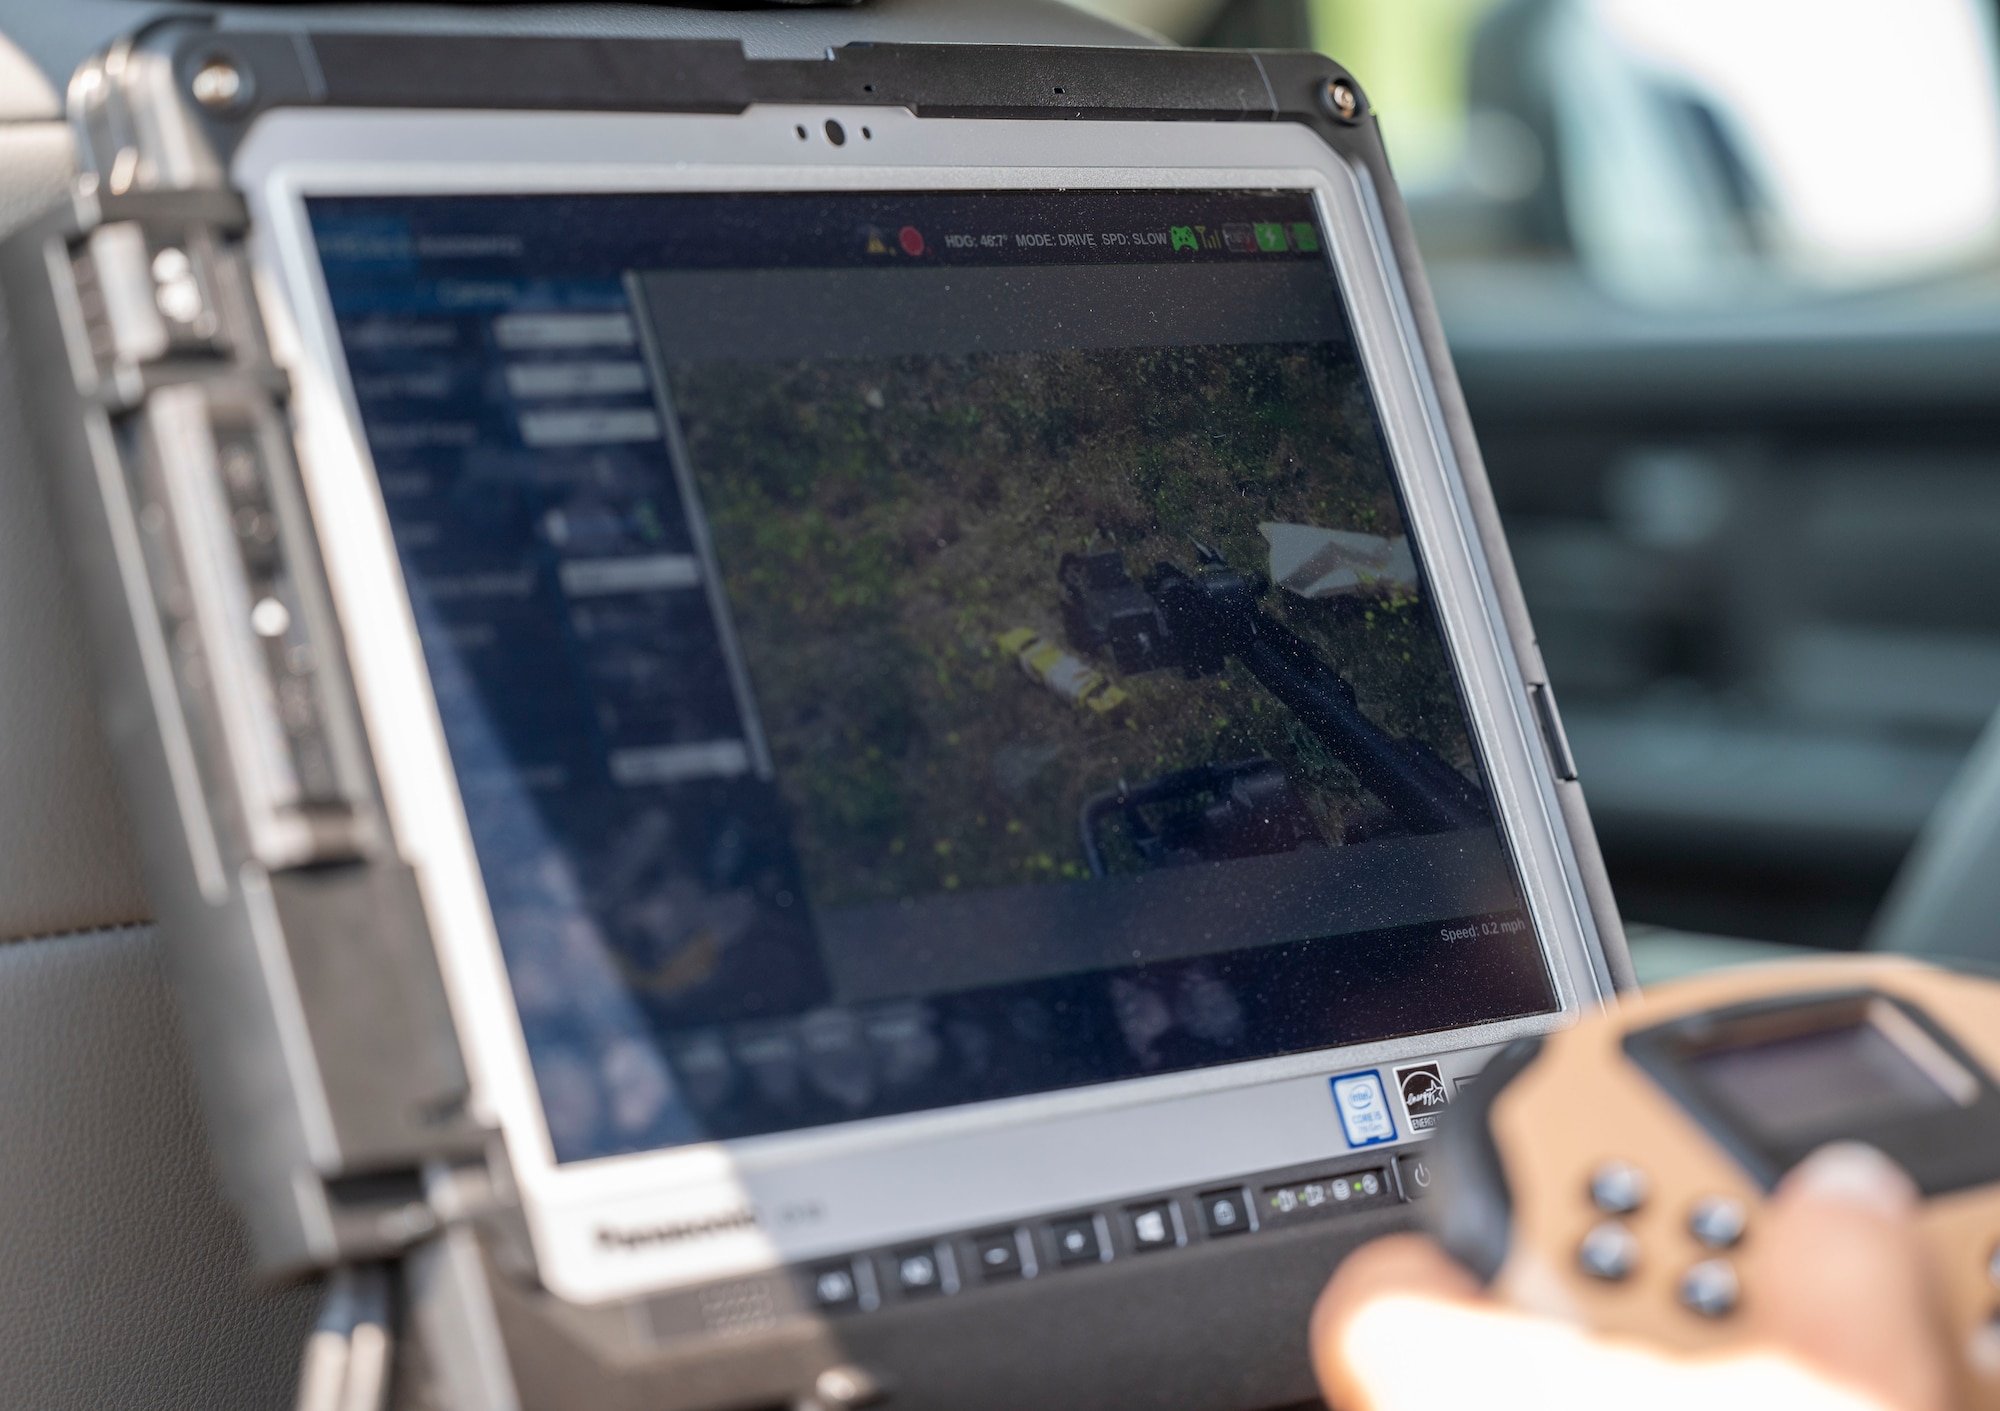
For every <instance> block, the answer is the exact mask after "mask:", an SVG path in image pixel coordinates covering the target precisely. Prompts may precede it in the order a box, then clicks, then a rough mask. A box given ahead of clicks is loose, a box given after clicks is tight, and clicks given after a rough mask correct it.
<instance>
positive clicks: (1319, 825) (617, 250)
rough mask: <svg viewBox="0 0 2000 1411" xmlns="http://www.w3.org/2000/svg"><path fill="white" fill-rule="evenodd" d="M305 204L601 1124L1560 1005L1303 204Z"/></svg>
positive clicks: (551, 983) (583, 1115)
mask: <svg viewBox="0 0 2000 1411" xmlns="http://www.w3.org/2000/svg"><path fill="white" fill-rule="evenodd" d="M309 209H310V215H311V219H312V224H313V229H314V231H315V234H316V238H317V240H318V244H319V250H320V254H321V257H322V259H323V262H324V267H325V272H326V278H327V283H328V286H329V290H330V294H331V299H332V306H333V309H334V311H335V314H336V319H337V325H338V329H339V336H340V339H341V342H342V345H343V348H344V351H345V355H346V358H347V361H348V368H349V372H350V374H351V378H352V384H353V389H354V394H355V398H356V400H357V403H358V406H359V409H360V414H361V418H362V422H363V426H364V430H365V433H366V438H367V442H368V445H369V448H370V451H371V452H372V456H373V461H374V465H375V469H376V472H377V474H378V476H379V479H380V483H381V489H382V495H383V499H384V502H385V503H386V505H387V509H388V515H389V520H390V524H391V527H392V529H393V532H394V535H395V540H396V546H397V550H398V554H399V557H400V561H401V565H402V570H403V574H404V576H405V580H406V583H407V586H408V590H409V595H410V600H411V604H412V607H413V610H414V614H415V618H416V623H417V628H418V632H419V635H420V636H421V638H422V643H423V648H424V651H425V654H426V659H427V662H428V665H429V668H430V672H431V677H432V682H433V685H434V689H435V693H436V698H437V703H438V707H439V710H440V713H441V716H442V721H443V726H444V733H445V738H446V743H447V745H448V747H449V751H450V755H451V760H452V763H453V766H454V768H455V770H456V773H457V777H458V782H459V786H460V789H461V791H462V794H463V797H464V801H465V808H466V814H467V817H468V820H469V823H470V827H471V834H472V840H473V844H474V848H475V851H476V853H477V857H478V862H479V866H480V869H481V872H482V875H483V880H484V884H485V887H486V890H487V892H488V894H489V896H490V899H491V904H492V911H493V916H494V920H495V923H496V926H497V930H498V935H499V942H500V946H501V949H502V952H503V955H504V959H505V963H506V967H507V972H508V975H509V977H510V980H511V983H512V987H513V992H514V998H515V1001H516V1004H517V1007H518V1009H519V1013H520V1019H521V1024H522V1027H523V1029H524V1030H525V1034H526V1039H527V1045H528V1049H529V1053H530V1057H531V1060H532V1064H533V1069H534V1074H535V1079H536V1082H537V1084H538V1087H539V1089H540V1095H541V1099H542V1103H543V1106H544V1108H545V1110H546V1114H547V1120H548V1126H549V1131H550V1134H551V1136H552V1139H553V1142H554V1147H555V1154H556V1157H557V1159H559V1160H563V1161H573V1160H581V1159H586V1158H592V1157H600V1156H606V1155H611V1154H616V1153H621V1152H631V1151H641V1150H649V1149H656V1148H662V1147H669V1146H674V1145H678V1144H683V1143H688V1142H694V1141H701V1140H708V1139H714V1138H723V1137H739V1136H748V1135H754V1134H759V1133H768V1132H775V1131H783V1130H788V1129H795V1128H801V1127H809V1126H816V1125H822V1124H826V1123H831V1122H840V1121H847V1120H852V1119H857V1118H862V1117H869V1116H877V1115H882V1114H888V1113H897V1112H909V1111H916V1110H922V1109H930V1108H938V1107H944V1106H949V1105H954V1104H959V1103H965V1102H971V1101H977V1100H982V1099H990V1098H997V1097H1006V1096H1013V1095H1019V1094H1026V1093H1035V1092H1044V1091H1050V1090H1054V1089H1060V1088H1069V1087H1075V1086H1078V1085H1083V1084H1090V1083H1101V1082H1105V1081H1109V1080H1113V1079H1120V1078H1126V1077H1132V1076H1137V1075H1143V1074H1154V1073H1166V1072H1171V1071H1174V1070H1178V1069H1187V1068H1193V1067H1201V1066H1207V1065H1213V1064H1219V1063H1226V1062H1233V1061H1238V1060H1244V1059H1251V1058H1259V1057H1266V1056H1270V1055H1276V1054H1284V1053H1293V1052H1300V1051H1304V1050H1310V1049H1315V1048H1322V1047H1327V1046H1330V1045H1335V1044H1342V1043H1351V1042H1357V1041H1365V1040H1372V1039H1379V1038H1384V1037H1388V1036H1392V1035H1402V1034H1410V1033H1417V1032H1424V1031H1430V1030H1436V1029H1441V1028H1446V1027H1452V1026H1458V1025H1464V1024H1468V1023H1474V1022H1478V1021H1484V1020H1493V1019H1499V1018H1505V1017H1512V1016H1518V1015H1522V1014H1528V1013H1538V1012H1544V1011H1547V1010H1550V1009H1552V1008H1554V1007H1555V1003H1556V1001H1555V995H1554V992H1553V989H1552V986H1551V982H1550V979H1549V976H1548V972H1547V969H1546V967H1545V964H1544V962H1543V959H1542V956H1541V952H1540V949H1539V946H1538V944H1537V941H1536V938H1535V935H1534V933H1533V930H1532V928H1531V926H1530V925H1529V923H1528V919H1527V914H1526V911H1525V909H1524V907H1523V903H1522V898H1521V894H1520V891H1519V888H1518V885H1517V882H1516V879H1515V876H1514V872H1513V869H1512V865H1511V863H1510V861H1509V857H1508V854H1507V852H1506V851H1505V849H1504V847H1503V845H1502V842H1501V839H1500V835H1499V833H1498V831H1497V828H1496V824H1495V821H1494V817H1493V810H1492V806H1491V802H1490V799H1489V796H1488V793H1487V790H1486V787H1485V785H1484V783H1483V778H1482V771H1481V765H1480V761H1479V758H1478V755H1477V753H1476V751H1475V749H1474V747H1473V744H1472V741H1471V739H1470V737H1469V734H1468V727H1467V722H1466V716H1465V712H1464V710H1463V708H1462V706H1461V702H1460V693H1459V688H1458V683H1457V681H1456V678H1455V676H1454V672H1453V668H1452V665H1451V662H1450V660H1449V658H1448V656H1447V653H1446V650H1445V647H1444V643H1443V640H1442V638H1441V635H1440V630H1439V626H1438V621H1437V617H1436V613H1435V611H1434V606H1433V604H1432V602H1431V598H1430V594H1429V590H1428V589H1427V587H1426V581H1425V577H1424V572H1423V561H1422V556H1421V554H1420V553H1418V552H1417V551H1416V549H1415V548H1414V546H1413V545H1412V543H1411V540H1410V537H1409V532H1408V526H1407V524H1406V520H1405V515H1404V511H1403V507H1402V504H1401V500H1400V497H1399V493H1398V489H1397V486H1396V483H1395V481H1394V479H1393V477H1392V475H1391V472H1390V469H1389V466H1388V462H1387V453H1386V450H1385V447H1384V442H1383V438H1382V434H1381V431H1380V427H1379V424H1378V421H1377V417H1376V413H1375V410H1374V406H1373V402H1372V399H1371V393H1370V389H1369V386H1368V383H1367V381H1366V379H1365V377H1364V375H1363V372H1362V368H1361V364H1360V362H1359V360H1358V358H1357V354H1356V350H1355V347H1354V343H1353V339H1352V337H1351V334H1350V331H1349V327H1348V322H1347V317H1346V314H1345V312H1344V309H1343V305H1342V301H1341V299H1340V296H1339V290H1338V287H1337V285H1336V283H1335V279H1334V275H1333V271H1332V268H1331V266H1330V264H1329V262H1328V258H1327V253H1326V251H1325V249H1324V242H1325V239H1326V236H1325V235H1324V233H1323V231H1322V227H1321V226H1320V224H1319V223H1318V220H1317V217H1316V212H1315V207H1314V204H1313V202H1312V201H1311V200H1310V198H1309V197H1307V196H1306V195H1304V194H1302V193H1299V192H1285V191H1160V192H1031V193H1022V192H1012V193H974V194H909V193H891V194H863V195H849V194H843V195H837V196H830V195H804V196H801V195H765V194H755V195H746V194H734V195H652V196H604V195H574V196H533V197H393V198H376V197H370V198H352V197H340V198H314V199H312V200H311V201H310V202H309Z"/></svg>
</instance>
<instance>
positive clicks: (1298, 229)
mask: <svg viewBox="0 0 2000 1411" xmlns="http://www.w3.org/2000/svg"><path fill="white" fill-rule="evenodd" d="M1292 248H1293V249H1294V250H1297V251H1299V252H1300V253H1302V254H1307V255H1310V254H1312V253H1313V252H1314V251H1315V250H1317V249H1319V229H1318V227H1317V226H1315V225H1314V224H1313V223H1312V222H1311V221H1309V220H1295V221H1293V222H1292Z"/></svg>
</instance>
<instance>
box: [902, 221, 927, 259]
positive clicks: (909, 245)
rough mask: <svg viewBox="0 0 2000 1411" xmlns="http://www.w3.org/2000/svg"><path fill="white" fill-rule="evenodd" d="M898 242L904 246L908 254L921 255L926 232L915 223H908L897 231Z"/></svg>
mask: <svg viewBox="0 0 2000 1411" xmlns="http://www.w3.org/2000/svg"><path fill="white" fill-rule="evenodd" d="M896 243H897V244H898V245H901V246H902V247H903V253H904V254H906V255H921V254H923V252H924V233H923V232H922V231H921V230H918V229H917V228H916V227H915V226H914V225H906V226H904V227H903V228H902V229H901V230H899V231H897V232H896Z"/></svg>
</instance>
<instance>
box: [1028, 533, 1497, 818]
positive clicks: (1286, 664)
mask: <svg viewBox="0 0 2000 1411" xmlns="http://www.w3.org/2000/svg"><path fill="white" fill-rule="evenodd" d="M1196 547H1197V549H1198V550H1199V551H1200V554H1201V558H1202V566H1201V567H1200V568H1199V569H1197V570H1196V572H1194V573H1192V574H1190V573H1187V572H1185V571H1184V570H1182V569H1180V568H1177V567H1175V566H1174V565H1173V564H1170V563H1161V564H1158V565H1156V566H1155V567H1154V569H1153V571H1152V572H1151V573H1150V574H1148V575H1147V577H1146V580H1145V584H1144V587H1143V589H1142V588H1141V587H1140V586H1139V585H1136V584H1134V583H1133V582H1132V580H1131V579H1130V578H1129V577H1127V576H1126V573H1125V566H1124V562H1123V559H1122V558H1121V556H1120V555H1118V554H1116V553H1107V554H1091V555H1087V556H1086V555H1069V556H1067V557H1065V558H1064V560H1063V562H1062V564H1061V566H1060V568H1059V570H1058V572H1059V575H1060V577H1061V579H1062V582H1063V586H1064V589H1065V590H1066V591H1065V602H1064V609H1065V612H1064V615H1065V618H1066V619H1067V623H1066V625H1067V627H1068V629H1069V632H1070V636H1071V637H1072V639H1074V640H1075V641H1076V643H1077V645H1078V646H1082V647H1086V648H1088V649H1092V650H1106V651H1108V652H1109V653H1110V655H1111V657H1112V659H1113V660H1114V661H1115V662H1116V663H1117V665H1118V666H1119V668H1120V669H1121V670H1124V671H1128V672H1140V671H1150V670H1155V669H1157V668H1159V667H1163V666H1168V665H1175V666H1179V667H1180V668H1181V669H1182V670H1183V671H1184V672H1186V673H1187V675H1189V676H1190V677H1194V676H1208V675H1212V674H1214V673H1215V672H1218V671H1220V670H1221V669H1222V667H1223V663H1224V661H1225V659H1226V658H1228V657H1232V656H1233V657H1235V658H1236V659H1237V660H1238V661H1240V662H1241V663H1242V664H1243V666H1244V668H1245V669H1246V670H1248V671H1249V672H1250V674H1251V675H1253V676H1255V677H1256V678H1257V680H1258V681H1259V682H1260V683H1261V684H1262V685H1263V687H1264V689H1265V690H1267V691H1269V692H1270V693H1271V694H1272V695H1273V696H1275V697H1277V699H1278V700H1279V701H1280V702H1281V703H1282V704H1283V705H1284V706H1285V707H1286V708H1287V709H1288V710H1290V711H1291V712H1292V713H1293V714H1294V715H1296V716H1297V717H1298V718H1299V721H1300V722H1301V723H1302V724H1303V725H1304V726H1305V727H1306V728H1307V729H1308V730H1310V731H1312V733H1313V734H1314V735H1315V736H1316V737H1317V738H1318V739H1319V740H1320V742H1321V743H1322V744H1324V745H1325V746H1326V748H1327V749H1328V751H1330V752H1331V753H1332V754H1333V756H1334V758H1336V759H1338V760H1339V761H1340V762H1341V763H1342V764H1344V765H1346V766H1347V768H1348V769H1350V770H1352V771H1353V773H1354V775H1355V777H1356V778H1357V779H1359V780H1360V781H1361V783H1362V785H1363V786H1364V787H1366V788H1367V789H1368V791H1369V792H1370V793H1372V794H1374V795H1375V797H1376V798H1378V799H1380V800H1381V802H1382V804H1383V806H1384V807H1385V808H1386V809H1387V810H1388V811H1389V812H1390V813H1391V814H1392V815H1393V816H1394V817H1395V818H1396V820H1397V821H1398V822H1399V823H1401V824H1402V825H1403V826H1404V827H1405V828H1408V829H1409V830H1410V831H1411V832H1414V833H1443V832H1448V831H1451V830H1453V829H1458V828H1469V827H1476V826H1479V825H1481V824H1484V823H1485V822H1487V821H1488V817H1489V815H1488V813H1487V809H1486V802H1485V799H1484V798H1483V797H1482V796H1481V794H1480V791H1479V789H1478V788H1477V786H1475V785H1474V784H1473V783H1472V782H1471V781H1470V780H1468V779H1467V778H1466V777H1465V776H1464V775H1462V774H1460V773H1459V772H1458V771H1457V770H1456V769H1453V768H1452V767H1451V766H1450V765H1449V764H1447V763H1446V762H1445V761H1444V760H1443V759H1441V758H1439V757H1438V755H1437V754H1435V753H1434V752H1433V751H1431V750H1430V749H1429V748H1428V747H1427V746H1425V745H1423V744H1422V743H1420V742H1418V741H1415V740H1404V739H1398V738H1397V737H1395V736H1393V735H1391V734H1389V733H1388V732H1387V731H1386V730H1384V729H1383V728H1382V727H1381V726H1379V725H1377V724H1376V723H1375V722H1374V721H1372V720H1370V719H1369V718H1368V717H1367V716H1366V715H1365V714H1363V713H1362V711H1361V708H1360V706H1359V705H1358V704H1357V703H1356V701H1355V698H1354V688H1353V686H1351V685H1350V684H1348V682H1347V680H1346V678H1345V677H1343V676H1342V675H1341V674H1340V673H1339V672H1338V671H1335V670H1334V669H1333V668H1332V667H1331V666H1329V665H1327V664H1326V663H1325V662H1324V661H1322V660H1321V659H1320V658H1319V657H1318V655H1317V654H1315V653H1314V651H1313V649H1312V648H1311V647H1310V646H1308V645H1307V644H1306V642H1305V641H1304V640H1303V639H1302V638H1300V637H1299V635H1298V634H1297V633H1295V632H1293V631H1292V630H1291V629H1290V628H1288V627H1286V626H1285V625H1284V624H1283V623H1281V622H1279V621H1278V620H1277V619H1276V618H1275V617H1273V616H1271V614H1270V613H1268V612H1266V611H1265V610H1264V609H1263V607H1262V606H1261V604H1260V602H1259V599H1260V598H1261V597H1262V596H1263V593H1264V591H1265V584H1264V582H1263V581H1262V580H1261V579H1259V578H1257V577H1255V576H1254V575H1251V574H1246V573H1241V572H1238V571H1236V570H1234V569H1231V568H1229V567H1228V566H1227V565H1226V564H1224V563H1223V561H1222V557H1221V555H1219V554H1217V553H1216V552H1215V551H1214V550H1213V549H1210V548H1208V547H1207V546H1205V545H1197V546H1196Z"/></svg>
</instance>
